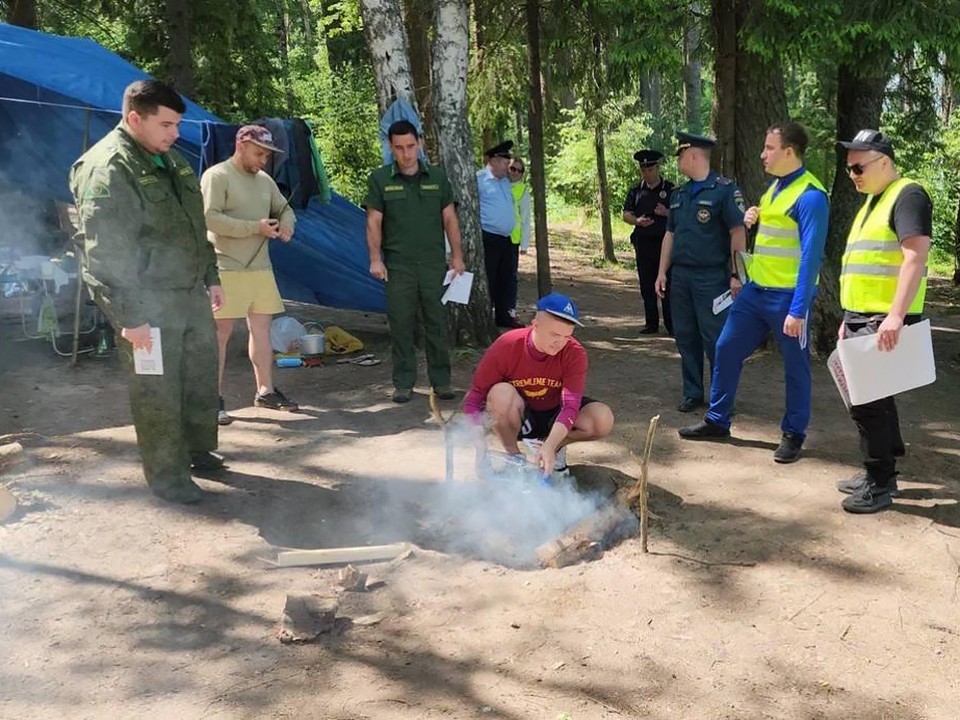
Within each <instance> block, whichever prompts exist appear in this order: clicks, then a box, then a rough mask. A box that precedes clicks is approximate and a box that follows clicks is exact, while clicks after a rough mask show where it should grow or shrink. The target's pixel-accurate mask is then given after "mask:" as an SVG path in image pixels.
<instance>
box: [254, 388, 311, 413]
mask: <svg viewBox="0 0 960 720" xmlns="http://www.w3.org/2000/svg"><path fill="white" fill-rule="evenodd" d="M253 404H254V405H256V406H257V407H262V408H270V409H271V410H286V411H287V412H297V411H298V410H299V409H300V406H299V405H297V404H296V403H295V402H294V401H293V400H291V399H290V398H288V397H287V396H286V395H284V394H283V393H282V392H280V388H274V389H273V392H269V393H266V394H261V393H257V395H256V397H254V398H253Z"/></svg>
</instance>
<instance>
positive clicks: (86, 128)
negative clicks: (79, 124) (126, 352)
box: [70, 107, 90, 367]
mask: <svg viewBox="0 0 960 720" xmlns="http://www.w3.org/2000/svg"><path fill="white" fill-rule="evenodd" d="M89 144H90V108H89V107H88V108H86V110H84V123H83V152H86V151H87V146H88V145H89ZM81 154H83V153H81ZM71 240H72V238H71ZM81 255H82V251H81V250H80V247H79V245H77V243H74V248H73V257H74V258H75V259H76V261H77V295H76V297H75V298H74V305H73V347H72V349H71V351H70V365H71V367H74V366H76V364H77V359H78V357H79V352H80V310H81V308H82V304H81V303H82V300H83V269H82V268H81Z"/></svg>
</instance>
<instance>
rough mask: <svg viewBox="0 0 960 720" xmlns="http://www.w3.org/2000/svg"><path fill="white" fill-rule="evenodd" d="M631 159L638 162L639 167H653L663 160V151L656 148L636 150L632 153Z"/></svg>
mask: <svg viewBox="0 0 960 720" xmlns="http://www.w3.org/2000/svg"><path fill="white" fill-rule="evenodd" d="M633 159H634V160H636V161H637V162H638V163H640V167H653V166H654V165H659V164H660V161H661V160H663V153H662V152H657V151H656V150H638V151H637V152H635V153H634V154H633Z"/></svg>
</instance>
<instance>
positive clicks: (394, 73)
mask: <svg viewBox="0 0 960 720" xmlns="http://www.w3.org/2000/svg"><path fill="white" fill-rule="evenodd" d="M360 15H361V17H362V18H363V34H364V36H365V37H366V39H367V47H368V48H369V49H370V55H371V59H372V61H373V77H374V82H375V84H376V86H377V106H378V107H379V108H380V112H381V113H384V112H386V110H387V108H388V107H390V105H391V104H392V103H393V101H394V100H396V99H397V98H405V99H406V100H407V101H408V102H409V103H410V104H411V105H413V107H414V108H416V107H417V98H416V95H415V93H414V91H413V88H414V84H413V73H412V71H411V69H410V53H409V51H408V49H407V35H406V32H405V31H404V28H403V23H402V22H400V21H399V20H400V18H402V17H403V10H402V8H401V5H400V0H360Z"/></svg>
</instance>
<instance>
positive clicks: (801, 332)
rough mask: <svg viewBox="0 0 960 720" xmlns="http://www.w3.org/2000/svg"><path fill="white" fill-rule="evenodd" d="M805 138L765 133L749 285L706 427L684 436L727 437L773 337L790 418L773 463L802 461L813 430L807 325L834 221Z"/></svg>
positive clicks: (720, 351)
mask: <svg viewBox="0 0 960 720" xmlns="http://www.w3.org/2000/svg"><path fill="white" fill-rule="evenodd" d="M807 143H808V140H807V133H806V131H805V130H804V129H803V126H802V125H800V124H799V123H795V122H785V123H782V124H780V125H774V126H772V127H771V128H770V129H769V130H767V135H766V139H765V140H764V145H763V152H762V153H761V155H760V159H761V160H763V164H764V168H765V169H766V171H767V172H768V173H769V174H770V175H773V176H774V177H776V178H777V179H776V180H775V181H774V182H773V183H772V184H771V185H770V187H769V188H767V191H766V192H765V193H764V194H763V197H762V198H761V199H760V206H759V207H757V206H753V207H751V208H749V209H748V210H747V212H746V213H745V215H744V224H745V225H746V226H747V227H748V228H750V227H752V226H753V225H755V224H757V223H758V222H759V227H758V229H757V237H756V242H755V245H754V250H753V261H752V263H751V265H750V281H749V282H748V283H747V284H746V285H745V286H744V287H743V289H742V290H741V291H740V294H739V295H738V296H737V299H736V301H735V302H734V303H733V307H732V308H731V309H730V316H729V317H728V318H727V322H726V324H725V325H724V327H723V332H722V333H721V334H720V338H719V340H717V355H716V364H715V365H714V369H713V382H712V383H711V387H710V408H709V409H708V410H707V413H706V415H705V416H704V419H703V420H702V421H701V422H700V423H698V424H696V425H691V426H689V427H685V428H681V429H680V430H679V433H680V437H682V438H685V439H688V440H711V439H725V438H728V437H730V414H731V412H732V410H733V404H734V400H735V398H736V394H737V386H738V384H739V382H740V373H741V371H742V369H743V363H744V361H745V360H746V359H747V358H748V357H750V355H751V354H752V353H753V352H754V351H755V350H756V349H757V348H758V347H759V346H760V344H761V343H762V342H763V340H764V338H765V337H766V336H767V333H768V332H772V333H773V336H774V337H775V338H776V339H777V342H778V344H779V345H780V350H781V354H782V355H783V365H784V379H785V387H786V413H785V414H784V416H783V420H782V422H781V424H780V429H781V431H782V435H781V438H780V444H779V446H778V447H777V449H776V451H774V454H773V459H774V461H775V462H778V463H792V462H796V461H797V460H799V459H800V453H801V450H802V448H803V442H804V440H805V438H806V434H807V426H808V424H809V423H810V389H811V379H810V351H809V349H808V347H807V339H808V336H809V329H808V324H809V323H808V320H809V316H810V306H811V304H812V303H813V300H814V297H815V296H816V292H817V280H818V277H819V274H820V265H821V263H822V262H823V252H824V246H825V244H826V239H827V221H828V218H829V214H830V208H829V201H828V198H827V191H826V190H825V189H824V187H823V184H822V183H821V182H820V181H819V180H818V179H817V178H816V177H814V176H813V174H811V173H810V171H809V170H807V169H806V168H805V167H804V165H803V155H804V153H805V152H806V149H807Z"/></svg>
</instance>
